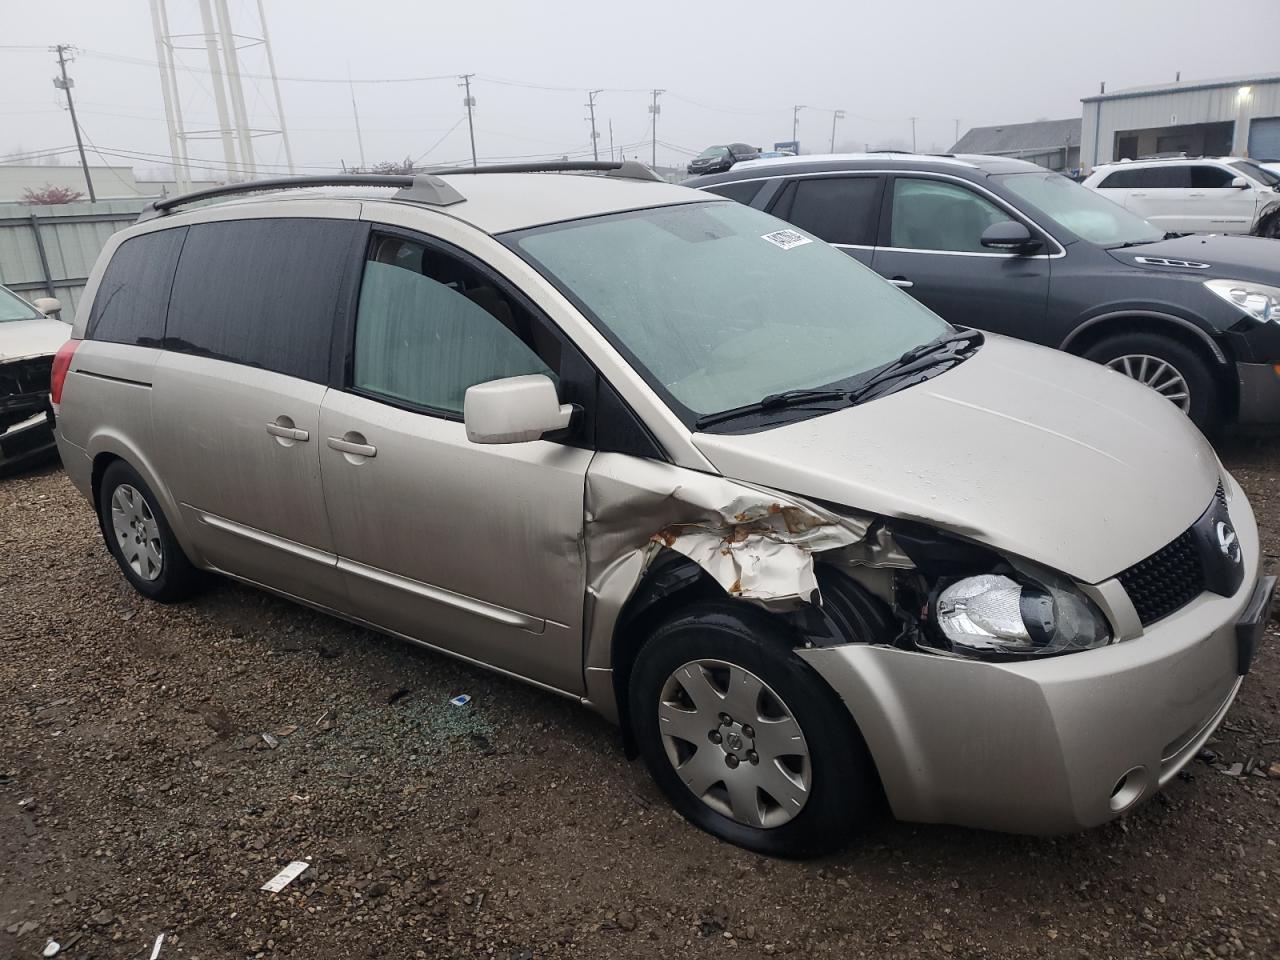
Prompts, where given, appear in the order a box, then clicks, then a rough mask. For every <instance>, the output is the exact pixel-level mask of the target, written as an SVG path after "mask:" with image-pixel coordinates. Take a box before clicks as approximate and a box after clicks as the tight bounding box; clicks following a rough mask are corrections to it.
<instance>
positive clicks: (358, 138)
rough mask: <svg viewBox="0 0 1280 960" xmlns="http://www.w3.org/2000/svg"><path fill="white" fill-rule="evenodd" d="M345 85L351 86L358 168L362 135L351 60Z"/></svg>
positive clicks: (361, 154)
mask: <svg viewBox="0 0 1280 960" xmlns="http://www.w3.org/2000/svg"><path fill="white" fill-rule="evenodd" d="M347 86H348V87H350V88H351V115H352V116H353V117H355V119H356V146H357V147H359V148H360V169H362V170H366V169H367V168H366V167H365V165H364V137H362V136H361V135H360V108H359V107H357V106H356V85H355V83H354V82H353V81H352V79H351V62H350V61H347Z"/></svg>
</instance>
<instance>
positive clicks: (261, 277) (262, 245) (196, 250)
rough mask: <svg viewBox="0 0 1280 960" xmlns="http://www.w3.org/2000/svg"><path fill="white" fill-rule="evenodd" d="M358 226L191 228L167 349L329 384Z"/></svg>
mask: <svg viewBox="0 0 1280 960" xmlns="http://www.w3.org/2000/svg"><path fill="white" fill-rule="evenodd" d="M359 229H360V228H359V225H358V224H357V223H356V222H355V221H351V220H312V219H303V218H292V217H282V218H279V219H274V220H230V221H225V222H221V223H200V224H195V225H193V226H192V227H191V228H190V231H189V233H188V236H187V242H186V244H185V246H184V247H183V251H182V259H181V261H180V262H179V263H178V271H177V276H176V279H175V280H174V285H173V296H172V299H171V302H170V305H169V323H168V327H167V329H166V332H165V343H164V345H165V347H166V348H167V349H169V350H176V351H180V352H183V353H193V354H196V355H199V356H207V357H211V358H213V359H216V360H228V361H231V362H233V363H243V364H246V365H248V366H252V367H261V368H263V369H266V370H272V371H275V372H276V373H283V374H287V375H288V376H292V377H300V378H302V379H304V380H313V381H316V382H323V381H325V380H326V379H327V378H328V369H329V351H330V343H331V340H332V335H333V322H334V317H335V314H336V311H337V305H338V299H339V295H340V292H341V289H342V283H343V275H344V272H345V270H346V268H347V267H348V262H349V261H350V260H351V257H352V253H353V251H352V242H353V240H354V238H355V235H356V233H357V231H358V230H359ZM356 263H358V260H357V261H356ZM353 266H354V264H353Z"/></svg>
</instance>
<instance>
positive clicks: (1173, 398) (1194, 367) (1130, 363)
mask: <svg viewBox="0 0 1280 960" xmlns="http://www.w3.org/2000/svg"><path fill="white" fill-rule="evenodd" d="M1085 356H1086V357H1087V358H1088V359H1090V360H1092V361H1094V362H1095V363H1101V364H1102V365H1103V366H1106V367H1110V368H1111V369H1112V370H1115V371H1116V372H1117V373H1122V374H1124V375H1125V376H1126V377H1129V378H1130V379H1132V380H1137V381H1138V382H1139V383H1141V384H1144V385H1145V386H1148V387H1150V388H1151V389H1153V390H1155V391H1156V392H1157V393H1159V394H1160V395H1161V396H1163V397H1164V398H1165V399H1166V400H1168V401H1169V402H1170V403H1172V404H1173V405H1174V406H1176V407H1177V408H1178V409H1179V410H1181V411H1182V412H1183V413H1185V414H1186V415H1187V416H1188V417H1190V418H1191V422H1192V423H1194V424H1195V425H1196V426H1197V427H1199V428H1200V430H1201V432H1202V433H1204V434H1205V435H1207V436H1211V435H1212V434H1213V433H1214V432H1215V431H1216V430H1217V429H1218V427H1219V426H1220V425H1221V421H1222V397H1221V393H1220V391H1219V389H1218V384H1217V382H1216V380H1215V379H1214V375H1213V371H1212V369H1211V368H1210V366H1209V364H1208V363H1206V362H1205V361H1204V360H1203V359H1202V358H1201V357H1200V355H1199V354H1198V353H1196V351H1194V350H1192V349H1191V348H1190V347H1188V346H1185V345H1184V344H1182V343H1180V342H1178V341H1177V340H1171V339H1169V338H1168V337H1162V336H1160V335H1159V334H1151V333H1125V334H1120V335H1119V336H1115V337H1108V338H1107V339H1106V340H1103V341H1101V342H1099V343H1097V344H1095V345H1094V346H1092V347H1090V348H1089V349H1088V350H1087V351H1085Z"/></svg>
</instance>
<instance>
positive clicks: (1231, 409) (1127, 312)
mask: <svg viewBox="0 0 1280 960" xmlns="http://www.w3.org/2000/svg"><path fill="white" fill-rule="evenodd" d="M1126 333H1146V334H1153V335H1155V336H1163V337H1167V338H1169V339H1171V340H1174V341H1176V342H1178V343H1180V344H1182V345H1183V346H1185V347H1187V348H1188V349H1190V350H1193V351H1195V353H1196V354H1198V355H1199V356H1200V358H1201V359H1203V360H1205V361H1206V362H1207V364H1208V366H1209V371H1210V373H1211V374H1213V377H1214V380H1215V381H1216V382H1217V385H1218V390H1219V392H1220V396H1221V398H1222V401H1223V403H1224V405H1225V407H1226V412H1227V414H1228V416H1230V417H1234V416H1235V414H1236V411H1237V410H1238V409H1239V403H1240V391H1239V384H1238V383H1237V382H1236V378H1235V377H1234V376H1233V372H1234V371H1233V366H1232V365H1233V363H1234V357H1232V356H1231V354H1230V353H1229V352H1228V350H1227V348H1226V347H1225V346H1224V345H1223V344H1221V343H1219V342H1218V341H1217V340H1215V339H1214V338H1213V337H1212V336H1211V335H1210V334H1209V333H1208V331H1206V330H1205V329H1204V328H1203V327H1201V326H1200V325H1199V324H1197V323H1195V322H1194V321H1191V320H1188V319H1187V318H1186V317H1180V316H1178V315H1176V314H1172V313H1166V312H1163V311H1159V310H1149V309H1141V308H1138V309H1124V310H1114V311H1111V312H1108V313H1102V314H1098V315H1097V316H1093V317H1090V318H1089V319H1087V320H1085V321H1083V322H1082V323H1080V324H1079V325H1078V326H1076V328H1075V329H1074V330H1072V331H1071V333H1070V334H1068V335H1067V337H1066V339H1065V340H1063V341H1062V343H1060V344H1059V345H1058V349H1060V350H1063V351H1065V352H1067V353H1071V354H1074V355H1075V356H1084V355H1085V354H1086V353H1087V352H1088V351H1089V350H1090V349H1092V348H1093V347H1094V346H1096V345H1097V344H1099V343H1101V342H1102V341H1104V340H1106V339H1108V338H1109V337H1113V336H1117V335H1120V334H1126Z"/></svg>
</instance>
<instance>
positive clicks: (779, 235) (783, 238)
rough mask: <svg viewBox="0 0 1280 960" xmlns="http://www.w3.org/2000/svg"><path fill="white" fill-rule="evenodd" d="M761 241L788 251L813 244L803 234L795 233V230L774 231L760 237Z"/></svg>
mask: <svg viewBox="0 0 1280 960" xmlns="http://www.w3.org/2000/svg"><path fill="white" fill-rule="evenodd" d="M760 239H761V240H768V241H769V242H770V243H772V244H773V245H774V246H775V247H781V248H782V249H783V250H790V249H791V248H792V247H802V246H804V245H805V244H806V243H813V241H812V240H810V239H809V238H808V237H806V236H805V235H804V234H803V233H797V232H796V231H795V230H775V231H774V232H773V233H766V234H763V235H761V237H760Z"/></svg>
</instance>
